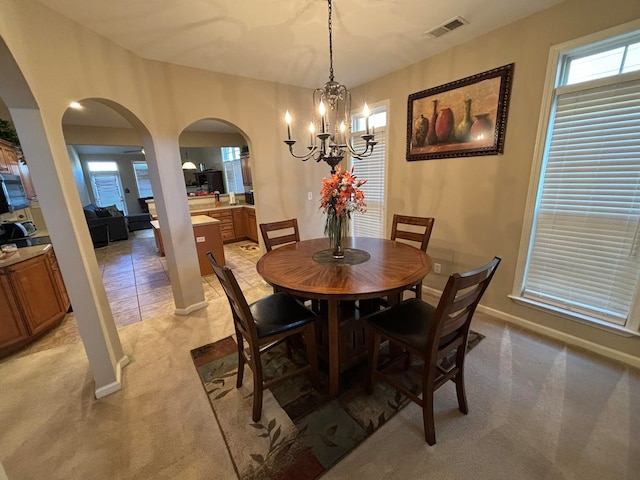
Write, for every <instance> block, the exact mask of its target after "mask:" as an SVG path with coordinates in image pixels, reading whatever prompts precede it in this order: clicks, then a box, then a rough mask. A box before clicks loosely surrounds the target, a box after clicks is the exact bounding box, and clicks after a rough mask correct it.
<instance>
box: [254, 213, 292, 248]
mask: <svg viewBox="0 0 640 480" xmlns="http://www.w3.org/2000/svg"><path fill="white" fill-rule="evenodd" d="M282 230H286V231H285V232H282ZM260 232H261V233H262V240H263V241H264V246H265V248H266V249H267V252H270V251H271V250H273V248H274V247H277V246H282V245H286V244H289V243H294V242H299V241H300V232H299V231H298V220H297V219H296V218H291V219H289V220H282V221H280V222H272V223H261V224H260Z"/></svg>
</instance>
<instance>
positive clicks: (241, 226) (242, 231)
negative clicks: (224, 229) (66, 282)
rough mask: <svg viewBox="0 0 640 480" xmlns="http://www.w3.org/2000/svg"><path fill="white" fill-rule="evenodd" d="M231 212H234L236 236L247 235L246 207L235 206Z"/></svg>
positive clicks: (238, 237)
mask: <svg viewBox="0 0 640 480" xmlns="http://www.w3.org/2000/svg"><path fill="white" fill-rule="evenodd" d="M231 213H232V214H233V233H234V238H236V239H240V238H244V237H246V236H247V230H246V223H247V222H246V220H245V217H246V214H245V209H244V208H234V209H233V210H232V211H231Z"/></svg>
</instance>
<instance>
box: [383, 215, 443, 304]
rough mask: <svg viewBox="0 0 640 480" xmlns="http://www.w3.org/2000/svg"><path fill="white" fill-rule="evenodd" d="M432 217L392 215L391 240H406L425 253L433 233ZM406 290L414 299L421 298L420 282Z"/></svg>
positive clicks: (433, 221) (433, 220)
mask: <svg viewBox="0 0 640 480" xmlns="http://www.w3.org/2000/svg"><path fill="white" fill-rule="evenodd" d="M434 223H435V218H433V217H411V216H408V215H398V214H397V213H396V214H394V215H393V226H392V227H391V240H407V241H408V242H409V243H410V244H412V245H414V246H415V247H417V248H419V249H420V250H422V251H423V252H426V251H427V247H428V246H429V239H430V238H431V232H432V231H433V224H434ZM408 290H410V291H412V292H413V293H415V295H416V298H420V299H421V298H422V280H420V282H419V283H417V284H415V285H412V286H411V288H409V289H408Z"/></svg>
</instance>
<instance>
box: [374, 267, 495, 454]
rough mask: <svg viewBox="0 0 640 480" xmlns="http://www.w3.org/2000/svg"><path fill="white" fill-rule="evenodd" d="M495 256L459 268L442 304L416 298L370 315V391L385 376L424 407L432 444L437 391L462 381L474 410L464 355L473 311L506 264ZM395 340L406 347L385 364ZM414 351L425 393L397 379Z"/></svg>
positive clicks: (462, 399) (461, 400)
mask: <svg viewBox="0 0 640 480" xmlns="http://www.w3.org/2000/svg"><path fill="white" fill-rule="evenodd" d="M500 261H501V258H500V257H494V258H493V260H491V262H489V263H488V264H486V265H485V266H483V267H480V268H478V269H476V270H473V271H470V272H467V273H455V274H453V275H451V276H450V277H449V280H448V282H447V285H446V287H445V289H444V291H443V292H442V296H441V297H440V301H439V302H438V305H437V306H435V307H434V306H432V305H430V304H428V303H426V302H424V301H423V300H420V299H419V298H410V299H408V300H405V301H403V302H400V303H397V304H395V305H392V306H391V307H389V308H386V309H384V310H381V311H380V312H376V313H374V314H372V315H371V316H370V317H369V318H368V319H367V325H368V327H369V328H370V331H369V334H370V335H369V337H370V339H369V341H370V343H369V375H368V378H367V391H368V392H369V393H371V392H372V391H373V387H374V384H375V381H376V380H378V379H380V380H383V381H384V382H386V383H388V384H389V385H391V386H392V387H394V388H395V389H396V390H397V391H399V392H400V393H402V394H404V395H405V396H406V397H407V398H409V399H410V400H412V401H414V402H415V403H417V404H418V405H420V406H421V407H422V418H423V424H424V436H425V440H426V441H427V443H428V444H429V445H433V444H434V443H436V433H435V427H434V421H433V396H434V392H435V391H436V390H437V389H438V388H440V387H441V386H442V385H444V384H445V383H446V382H447V381H449V380H451V381H452V382H454V383H455V384H456V393H457V396H458V407H459V409H460V411H461V412H462V413H464V414H466V413H467V412H468V411H469V409H468V406H467V397H466V393H465V387H464V360H465V355H466V352H467V340H468V337H469V327H470V325H471V319H472V317H473V314H474V312H475V310H476V307H477V306H478V303H479V302H480V299H481V298H482V295H483V294H484V292H485V290H486V289H487V287H488V286H489V283H490V282H491V279H492V278H493V274H494V273H495V271H496V268H497V267H498V264H499V263H500ZM384 340H389V347H390V348H391V347H392V346H395V347H399V349H400V350H401V351H402V353H401V354H400V355H397V356H395V357H394V358H393V359H392V360H391V361H389V362H388V363H387V364H385V365H382V366H379V365H378V360H379V352H380V343H381V342H382V341H384ZM448 355H453V356H454V359H453V366H452V367H450V368H449V369H447V370H445V369H444V368H442V367H441V366H440V362H441V361H442V359H443V358H445V357H447V356H448ZM411 356H415V357H418V358H420V359H421V360H422V362H423V364H422V398H420V397H419V396H418V395H417V394H416V393H415V392H412V391H410V390H409V389H408V388H407V387H406V386H405V385H402V384H401V383H399V382H398V381H397V379H396V378H394V377H393V376H391V375H389V373H391V371H394V370H395V371H396V372H397V367H396V363H397V362H399V361H404V368H408V367H409V365H408V362H407V358H411Z"/></svg>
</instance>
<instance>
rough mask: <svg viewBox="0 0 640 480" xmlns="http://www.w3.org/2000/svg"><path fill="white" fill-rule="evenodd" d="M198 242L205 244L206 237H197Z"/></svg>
mask: <svg viewBox="0 0 640 480" xmlns="http://www.w3.org/2000/svg"><path fill="white" fill-rule="evenodd" d="M196 242H198V243H204V237H196Z"/></svg>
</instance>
